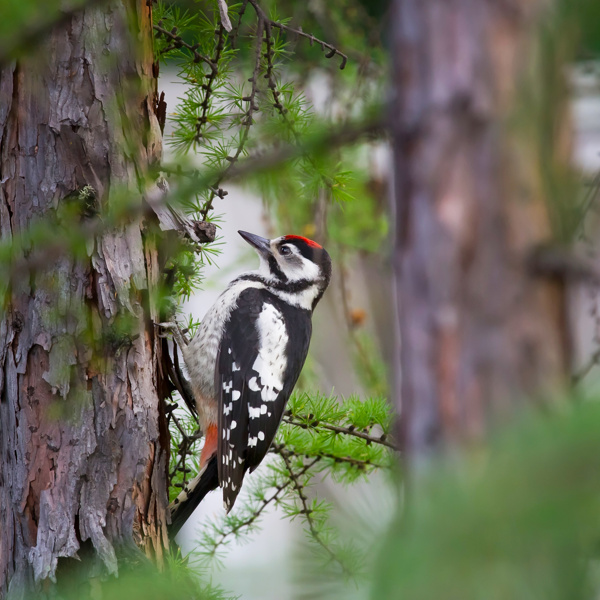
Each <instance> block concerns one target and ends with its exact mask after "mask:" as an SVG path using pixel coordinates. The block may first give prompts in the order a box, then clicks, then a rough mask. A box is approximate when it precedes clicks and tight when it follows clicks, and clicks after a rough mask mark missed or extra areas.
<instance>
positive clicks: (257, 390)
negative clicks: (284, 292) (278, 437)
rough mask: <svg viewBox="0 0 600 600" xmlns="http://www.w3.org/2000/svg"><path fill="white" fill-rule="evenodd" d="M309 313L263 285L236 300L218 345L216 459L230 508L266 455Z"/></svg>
mask: <svg viewBox="0 0 600 600" xmlns="http://www.w3.org/2000/svg"><path fill="white" fill-rule="evenodd" d="M310 334H311V322H310V313H309V312H308V311H304V310H300V309H296V308H293V307H291V306H289V305H287V304H285V303H283V302H281V301H279V300H278V299H277V298H275V297H274V296H273V295H271V294H270V293H269V292H267V291H266V290H264V289H258V288H250V289H247V290H245V291H243V292H242V293H241V294H240V297H239V298H238V302H237V307H236V308H235V309H234V310H233V311H232V313H231V316H230V318H229V320H228V322H227V323H226V325H225V331H224V334H223V338H222V341H221V346H220V348H219V354H218V357H217V365H216V381H215V383H216V386H217V390H218V393H219V398H220V403H219V444H218V449H217V460H218V468H219V481H220V484H221V487H222V488H223V500H224V502H225V507H226V509H227V510H229V509H231V507H232V506H233V504H234V502H235V499H236V497H237V495H238V493H239V491H240V487H241V484H242V480H243V478H244V474H245V472H246V470H247V469H251V470H252V469H254V468H255V467H256V466H257V465H258V464H259V463H260V462H261V460H262V459H263V458H264V456H265V454H266V453H267V451H268V449H269V446H270V445H271V442H272V441H273V438H274V437H275V433H276V431H277V428H278V426H279V422H280V421H281V417H282V415H283V411H284V409H285V405H286V403H287V401H288V399H289V396H290V394H291V392H292V389H293V388H294V385H295V384H296V381H297V379H298V376H299V375H300V371H301V369H302V365H303V364H304V360H305V358H306V354H307V352H308V345H309V342H310Z"/></svg>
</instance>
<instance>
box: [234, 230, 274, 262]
mask: <svg viewBox="0 0 600 600" xmlns="http://www.w3.org/2000/svg"><path fill="white" fill-rule="evenodd" d="M238 233H239V234H240V235H241V236H242V237H243V238H244V239H245V240H246V241H247V242H248V243H249V244H250V245H251V246H254V247H255V248H256V249H257V250H258V252H259V253H260V254H262V255H265V256H266V255H269V254H271V240H268V239H267V238H264V237H260V235H255V234H254V233H248V232H247V231H238Z"/></svg>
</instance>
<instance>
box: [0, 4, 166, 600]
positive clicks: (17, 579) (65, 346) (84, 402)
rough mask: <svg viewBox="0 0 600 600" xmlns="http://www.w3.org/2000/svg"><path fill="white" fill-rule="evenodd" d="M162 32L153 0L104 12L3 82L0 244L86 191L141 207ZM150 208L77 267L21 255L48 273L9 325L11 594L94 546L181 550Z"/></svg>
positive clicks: (75, 26) (0, 417) (112, 558)
mask: <svg viewBox="0 0 600 600" xmlns="http://www.w3.org/2000/svg"><path fill="white" fill-rule="evenodd" d="M88 4H89V5H90V6H91V4H92V3H88ZM151 34H152V22H151V3H147V2H146V0H122V1H118V0H115V1H113V2H109V3H102V4H101V7H100V8H88V9H86V10H85V11H83V12H81V13H80V14H77V15H75V16H74V17H73V18H72V19H71V20H70V22H68V23H67V24H66V25H65V24H61V25H60V26H57V27H56V28H55V29H54V30H53V31H51V32H49V35H48V36H47V38H46V39H45V40H43V41H42V43H41V44H40V46H39V47H38V48H37V49H36V50H35V51H33V52H31V53H30V55H28V56H27V57H25V58H23V59H20V60H19V61H18V62H17V63H16V64H13V65H11V66H9V67H6V68H3V69H2V70H1V71H0V177H1V182H2V184H1V188H0V226H1V232H2V240H3V242H5V243H6V242H7V241H10V240H16V239H17V238H18V236H19V234H20V233H22V232H24V231H26V230H27V228H28V227H29V226H30V225H31V224H32V223H35V222H36V221H37V220H41V221H42V222H46V223H48V222H50V221H52V222H54V221H56V223H57V230H60V227H61V224H60V217H59V216H58V214H57V209H61V207H64V206H65V204H66V200H65V198H67V197H69V196H71V197H73V195H75V197H77V194H78V193H79V194H80V199H81V198H82V197H83V196H82V194H81V193H80V191H81V190H82V189H83V188H85V186H91V187H92V188H93V190H94V191H95V195H96V197H97V210H99V211H106V210H107V209H109V208H111V207H115V206H117V205H118V203H119V202H122V201H123V198H124V195H123V194H124V192H127V193H129V194H131V193H133V194H134V195H135V196H134V197H136V198H137V199H138V202H139V203H141V202H142V201H143V200H142V193H143V188H144V175H145V173H146V172H147V171H148V167H149V165H151V164H152V163H155V162H156V161H158V160H159V158H160V152H161V133H160V128H159V127H158V122H157V119H156V116H155V114H154V107H155V102H156V81H155V80H154V78H153V74H152V73H153V71H152V64H153V56H152V45H151V43H152V42H151V40H152V37H151ZM87 191H88V192H89V191H90V189H89V188H87ZM87 202H88V204H89V203H90V199H89V194H88V200H87ZM92 204H93V202H92ZM87 208H88V209H89V206H88V207H87ZM139 215H140V218H137V217H136V218H133V217H132V218H130V219H129V220H128V221H127V222H124V223H122V225H119V226H117V227H114V228H111V229H110V230H106V231H102V232H101V233H98V234H96V235H94V236H92V239H90V240H88V243H87V248H86V250H87V252H84V253H82V254H83V256H80V257H79V258H76V257H74V256H73V254H72V253H69V252H49V251H48V249H47V248H46V247H45V246H44V244H43V243H42V242H39V243H38V242H36V241H35V239H34V241H33V242H32V243H31V244H30V245H27V244H24V245H23V246H22V248H21V250H22V251H20V252H17V255H16V257H15V260H16V261H17V262H18V264H21V263H22V264H23V265H27V264H35V265H37V268H35V269H32V270H27V269H25V270H21V271H20V272H16V273H14V274H13V275H14V276H13V278H12V280H11V282H10V287H9V288H8V290H7V291H6V294H5V304H4V312H3V314H2V319H1V322H0V360H1V365H2V369H3V377H2V378H1V379H0V386H1V389H2V394H1V397H0V524H1V525H0V598H2V597H5V596H6V595H8V596H11V597H12V596H15V597H16V596H19V594H21V593H23V591H27V590H29V591H33V590H36V589H39V586H40V583H41V582H43V581H44V580H54V579H55V578H56V575H57V566H61V565H62V564H63V563H68V562H69V560H70V559H72V558H74V557H78V556H83V554H82V552H83V551H84V550H85V553H86V556H90V557H91V560H92V561H95V562H96V563H97V566H98V567H99V568H98V570H97V571H96V572H98V573H100V572H101V571H103V570H104V571H105V572H106V571H108V572H109V573H116V572H117V569H118V563H119V556H120V552H122V551H127V552H129V553H131V550H132V549H134V553H135V552H136V550H135V548H136V544H137V546H141V547H142V548H143V550H144V551H145V553H146V554H147V555H150V556H152V557H154V558H157V559H158V560H160V557H161V555H162V552H163V549H164V548H165V546H166V545H167V536H166V510H167V503H168V499H167V485H166V476H167V464H168V455H169V454H168V452H169V448H168V432H167V429H166V425H165V419H164V414H163V413H162V410H161V403H160V399H159V391H160V389H161V386H162V385H163V382H162V380H161V378H160V372H159V369H158V364H159V360H160V343H159V340H157V338H156V337H155V332H154V331H153V326H152V321H153V320H154V319H156V318H157V314H156V309H155V308H153V306H154V303H153V301H152V292H153V290H154V288H155V286H156V284H157V282H158V277H159V272H158V255H157V251H156V249H155V248H153V247H152V245H151V244H150V243H149V242H148V239H147V238H145V236H144V232H145V229H144V227H145V223H144V222H143V220H142V219H141V212H140V213H139ZM86 218H87V217H86V216H82V221H81V223H82V227H83V226H84V225H85V223H84V222H85V219H86ZM64 235H65V236H66V238H67V239H68V236H69V232H68V231H65V232H64ZM148 237H149V236H148ZM28 261H29V262H28ZM4 284H5V282H4V283H3V285H4ZM125 324H127V328H125V329H124V327H125ZM100 340H103V343H102V344H100V343H99V342H100ZM78 553H79V554H78ZM93 572H94V571H92V572H91V573H93Z"/></svg>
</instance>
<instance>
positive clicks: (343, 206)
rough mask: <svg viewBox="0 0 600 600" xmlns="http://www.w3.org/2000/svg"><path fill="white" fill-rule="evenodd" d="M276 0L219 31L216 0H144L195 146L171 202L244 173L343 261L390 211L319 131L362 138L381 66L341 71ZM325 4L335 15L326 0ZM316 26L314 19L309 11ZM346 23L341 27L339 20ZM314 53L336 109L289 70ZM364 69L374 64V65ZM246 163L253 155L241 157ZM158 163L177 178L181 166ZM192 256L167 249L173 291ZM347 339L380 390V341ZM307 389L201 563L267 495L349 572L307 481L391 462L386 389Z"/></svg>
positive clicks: (356, 164) (379, 232) (348, 551)
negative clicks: (345, 394)
mask: <svg viewBox="0 0 600 600" xmlns="http://www.w3.org/2000/svg"><path fill="white" fill-rule="evenodd" d="M350 6H353V7H358V8H359V12H358V13H357V14H354V15H353V17H352V19H353V20H354V21H355V20H356V19H357V18H362V17H364V16H365V15H366V13H365V12H364V10H363V9H362V7H360V5H358V4H357V3H354V2H348V3H345V4H344V7H343V11H342V12H346V13H347V11H348V9H349V8H350ZM261 7H262V8H261ZM276 8H277V11H276V10H275V9H276ZM285 8H287V9H288V13H287V14H293V12H294V10H293V9H294V8H296V7H291V6H287V5H286V4H285V3H284V4H283V5H282V7H281V8H280V7H279V4H277V5H276V4H275V3H271V2H266V3H264V4H258V3H254V2H250V3H243V4H240V5H230V6H229V15H230V18H231V20H232V23H233V25H234V31H233V32H232V33H231V34H230V35H227V34H226V33H225V32H224V30H223V28H222V27H221V26H220V23H219V17H218V12H217V11H213V10H210V11H207V12H206V14H203V13H200V12H199V11H198V10H197V9H195V8H194V9H191V8H188V9H187V12H186V11H185V10H183V9H181V8H179V7H178V6H177V4H174V3H170V4H167V3H159V4H158V5H156V6H155V29H156V32H157V35H156V40H155V52H156V54H157V55H158V56H161V58H162V59H163V61H165V62H167V63H169V64H175V65H176V67H177V69H178V74H179V78H180V80H181V81H182V82H183V83H184V88H183V95H182V98H181V102H180V104H179V105H178V108H177V110H176V112H175V114H174V115H173V116H172V121H173V124H174V126H175V130H174V135H173V138H172V139H171V140H168V143H171V144H172V145H173V147H174V148H175V150H176V152H177V153H179V154H180V155H181V156H183V155H185V154H187V153H191V152H194V153H196V154H197V155H198V156H199V157H200V158H201V162H202V165H203V166H202V167H201V168H200V170H199V172H198V174H196V175H195V176H192V178H191V179H190V181H194V182H195V185H193V186H192V185H189V186H187V185H184V186H183V187H182V186H181V185H179V195H180V198H181V202H182V205H183V206H184V207H185V209H186V210H187V211H188V213H189V214H190V215H191V216H193V217H194V218H199V219H211V218H212V215H213V211H214V207H213V203H214V202H216V201H222V200H224V199H225V191H224V190H223V189H222V187H221V186H222V185H224V183H226V182H227V181H228V180H229V179H230V178H231V176H232V175H235V174H237V173H240V172H242V173H243V175H244V183H246V184H247V185H249V186H251V187H253V188H254V189H255V190H257V191H258V192H259V193H260V195H261V196H262V198H263V199H264V201H265V203H266V204H267V205H268V206H269V207H270V208H271V211H272V214H273V217H274V219H275V220H276V221H277V224H278V227H279V228H281V229H282V230H284V231H289V232H292V231H294V232H299V233H304V234H305V235H309V236H315V234H320V236H321V238H320V239H321V240H322V241H323V242H324V243H325V244H326V246H327V248H328V249H330V251H331V253H332V255H333V257H334V260H339V261H340V262H341V260H342V256H345V255H348V254H351V253H354V252H357V251H364V252H371V253H374V252H378V251H380V250H381V249H382V247H383V244H384V240H385V239H386V236H387V219H386V216H385V210H384V201H383V198H382V197H380V196H378V194H377V186H374V185H373V176H372V174H371V173H370V171H369V167H370V156H371V150H372V147H371V143H369V144H368V145H365V144H363V143H362V142H361V143H359V144H356V145H355V146H354V147H350V148H347V149H343V150H338V149H336V148H335V147H333V148H332V147H331V143H330V138H332V139H333V141H334V144H335V143H336V142H335V138H336V136H337V137H339V139H340V144H343V143H344V140H345V139H346V137H347V138H349V139H350V140H351V141H352V140H353V139H361V137H362V134H361V133H357V134H354V133H353V130H354V129H357V131H359V132H360V131H363V129H364V131H365V132H368V131H369V127H370V126H369V125H367V126H365V125H364V124H363V119H364V120H366V121H367V122H375V121H376V120H377V118H378V117H375V118H373V115H374V114H376V113H377V111H378V110H380V104H379V102H380V100H379V97H380V85H379V82H378V81H377V80H376V78H377V76H378V74H379V73H378V74H377V75H375V76H374V77H371V75H369V78H370V83H368V84H364V79H366V78H365V77H364V73H361V72H360V71H359V70H358V69H357V68H356V65H354V64H352V63H351V62H350V63H348V67H347V70H344V71H340V70H339V66H340V65H344V64H346V60H345V58H343V56H342V55H341V54H340V52H339V51H337V50H336V49H334V48H333V47H332V46H329V45H327V44H326V45H324V46H323V49H327V57H330V56H331V61H329V62H327V60H326V59H325V60H324V59H323V50H321V43H320V42H319V41H318V40H317V42H316V43H315V47H314V49H313V48H312V47H311V46H312V44H311V43H310V40H307V39H306V38H307V37H310V36H309V35H308V34H305V33H304V32H305V31H307V30H306V28H304V27H303V31H302V32H300V33H299V32H298V31H299V30H293V29H290V27H291V23H292V22H291V21H289V20H285V19H282V18H280V17H279V16H278V14H286V12H285ZM334 11H335V13H336V15H337V13H338V10H337V8H335V9H334ZM340 14H341V13H340ZM348 16H349V15H348V14H345V17H346V18H348ZM311 23H313V24H314V22H313V21H311ZM315 28H316V30H320V29H321V28H320V26H319V25H316V24H315ZM344 36H345V37H346V39H350V36H349V31H348V30H345V33H344ZM325 37H327V36H325ZM303 42H304V43H303ZM375 45H376V44H375ZM369 46H371V45H369ZM353 47H354V48H355V49H356V48H357V46H356V39H354V40H353ZM370 50H372V46H371V47H369V51H370ZM298 52H300V54H298ZM373 54H374V55H377V53H376V52H373ZM379 56H380V55H379ZM299 57H300V62H298V59H299ZM336 57H337V59H336V60H335V62H334V58H336ZM313 58H315V59H316V58H318V60H319V61H320V62H321V63H323V62H326V63H327V69H328V72H329V75H328V77H329V78H330V80H329V81H328V82H327V84H326V86H327V87H329V86H330V87H331V90H333V91H335V94H336V98H335V101H336V102H338V103H339V105H340V110H338V111H337V116H336V117H335V118H332V115H329V114H327V115H321V116H317V114H316V112H315V110H314V109H313V107H312V105H311V103H310V102H309V101H308V99H307V95H306V93H305V92H304V90H303V83H302V81H299V80H298V66H299V65H300V64H304V65H306V64H311V61H312V60H313ZM340 59H341V60H340ZM302 61H308V63H306V62H304V63H303V62H302ZM303 68H305V67H303ZM373 71H375V72H377V68H376V67H375V66H374V65H373ZM363 111H364V117H363ZM352 119H354V121H353V120H352ZM370 120H371V121H370ZM336 127H337V128H338V129H339V131H338V132H337V133H336V132H335V131H334V128H336ZM365 159H366V160H365ZM245 164H251V165H254V166H253V167H250V168H247V169H246V168H245V167H244V165H245ZM169 171H170V172H171V174H172V175H171V177H172V178H174V179H175V180H176V181H178V178H179V177H180V175H179V171H178V169H177V168H173V169H169ZM225 201H226V199H225ZM198 262H200V263H201V262H202V257H200V259H199V258H198V257H191V256H189V255H185V251H184V254H182V255H181V256H179V257H176V259H175V263H174V266H176V267H177V268H180V273H179V274H178V275H177V276H176V285H175V290H176V294H177V295H179V296H181V297H183V296H188V295H189V294H190V293H191V291H192V290H193V289H195V287H196V286H197V285H199V284H200V281H199V280H198V279H197V277H196V279H194V276H193V273H192V272H193V271H194V269H197V267H198ZM340 268H341V266H340ZM197 273H198V270H196V274H197ZM352 327H353V328H355V325H353V326H352ZM352 340H353V347H354V346H355V350H354V353H355V355H356V365H357V372H358V374H359V377H361V378H362V379H363V380H364V381H365V384H366V389H368V391H369V392H372V393H373V394H374V395H375V396H377V397H379V396H381V397H383V395H384V394H385V393H386V391H387V382H386V377H385V372H384V370H383V369H382V368H381V365H382V362H381V360H380V359H379V357H378V354H379V351H378V349H377V348H376V347H375V345H374V344H373V343H372V340H371V339H370V338H369V336H368V335H367V333H366V331H353V332H352ZM367 356H368V364H366V363H365V362H364V359H365V358H366V357H367ZM309 363H310V361H309ZM302 380H303V382H304V384H305V385H307V384H309V383H310V382H311V378H310V377H308V376H307V374H305V375H304V376H303V379H302ZM305 389H306V388H305ZM307 392H308V393H306V394H297V395H296V396H295V397H294V398H293V399H292V401H291V402H290V405H289V408H290V410H289V413H288V414H286V416H285V417H284V422H283V424H282V426H281V428H280V431H279V433H278V436H277V439H276V441H275V443H274V445H273V448H272V452H273V454H274V455H275V456H273V457H271V458H270V459H269V460H266V461H265V463H264V464H263V465H261V467H260V468H259V470H258V472H257V473H258V474H259V476H258V478H257V479H255V480H254V483H253V485H252V486H250V487H251V489H250V490H249V491H248V496H247V498H246V501H245V502H243V501H242V500H244V498H243V497H242V498H241V499H240V501H238V504H237V505H236V507H235V509H234V511H232V513H230V514H229V515H227V516H226V517H225V518H224V519H223V520H222V521H219V522H216V523H212V524H211V525H209V526H207V527H205V528H204V530H203V532H202V534H201V538H200V539H199V540H198V550H197V551H196V552H195V553H194V555H193V559H192V558H191V560H193V561H194V562H197V563H198V564H200V565H206V564H208V563H209V562H210V561H212V560H214V559H215V558H216V559H222V558H224V552H223V551H224V549H225V548H226V547H227V545H228V544H229V543H230V542H231V540H233V539H236V538H239V537H241V536H244V535H247V534H248V533H249V532H251V531H253V530H255V529H256V528H257V527H258V526H259V524H260V519H261V515H262V513H263V511H264V509H265V508H266V507H267V506H270V505H276V506H278V507H279V508H280V509H281V510H282V512H283V514H284V516H286V517H287V518H289V519H297V520H300V521H301V522H302V523H303V524H304V526H305V530H306V532H307V539H308V540H309V542H310V545H311V547H312V548H313V551H314V552H315V553H316V555H317V556H319V557H320V558H321V559H322V560H324V561H326V562H328V563H335V565H337V567H336V572H337V573H338V574H343V575H345V577H346V578H354V579H356V578H358V576H359V573H360V571H361V570H362V569H361V564H364V562H365V559H364V553H363V551H362V550H361V549H360V548H358V547H355V545H353V544H352V543H351V542H348V541H346V540H342V539H340V537H339V536H338V534H337V530H336V528H335V527H333V526H332V522H331V519H330V516H331V508H332V506H331V504H330V503H328V502H325V501H323V500H322V499H319V498H317V497H316V496H315V495H314V493H313V489H312V484H313V483H314V482H316V481H321V480H322V479H324V478H327V477H330V478H331V479H332V480H333V481H335V482H337V483H340V484H343V485H348V484H351V483H356V482H358V481H361V480H362V481H364V480H365V478H366V477H367V476H369V475H370V474H372V473H373V472H374V471H375V470H379V469H386V470H387V469H388V468H389V467H390V466H391V464H392V462H393V461H392V458H391V453H390V446H391V444H389V442H387V435H388V429H389V425H390V414H389V408H388V406H387V404H386V401H385V400H383V399H370V400H366V401H364V402H361V401H360V400H358V399H357V398H351V399H349V400H346V401H340V400H339V399H338V398H333V397H331V398H330V397H324V396H321V395H319V394H315V392H314V391H313V390H312V389H310V390H307ZM172 415H173V418H172V419H171V423H170V428H171V432H172V436H173V450H172V454H171V467H170V471H171V477H172V479H171V483H172V485H171V489H170V497H171V499H172V498H173V497H174V496H175V495H176V494H177V493H178V492H179V491H180V488H181V486H182V485H183V484H184V481H185V480H187V479H189V478H191V477H192V476H193V475H194V474H195V472H196V471H197V467H198V464H197V452H196V450H197V447H198V443H197V441H198V438H197V434H196V433H195V425H194V421H193V419H191V417H187V418H182V417H181V416H180V411H179V410H177V411H175V412H173V413H172ZM247 487H248V484H246V488H247Z"/></svg>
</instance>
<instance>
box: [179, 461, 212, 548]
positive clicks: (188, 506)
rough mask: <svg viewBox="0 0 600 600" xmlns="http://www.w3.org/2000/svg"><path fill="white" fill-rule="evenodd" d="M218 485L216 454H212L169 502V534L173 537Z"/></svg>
mask: <svg viewBox="0 0 600 600" xmlns="http://www.w3.org/2000/svg"><path fill="white" fill-rule="evenodd" d="M218 487H219V473H218V470H217V456H216V454H215V455H213V456H212V457H211V458H210V459H209V460H208V462H207V463H206V466H205V467H204V468H203V469H202V470H201V471H200V473H198V475H196V477H194V479H192V481H190V482H189V483H188V484H187V485H186V486H185V488H183V491H182V492H181V493H180V494H179V496H177V498H175V500H173V502H171V504H170V505H169V509H170V510H171V526H170V527H169V536H170V537H171V538H174V537H175V536H176V535H177V534H178V533H179V530H180V529H181V528H182V527H183V525H184V523H185V522H186V521H187V520H188V519H189V518H190V517H191V516H192V513H193V512H194V510H195V509H196V507H197V506H198V504H200V502H202V500H203V499H204V496H206V494H208V492H212V490H214V489H216V488H218Z"/></svg>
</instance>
